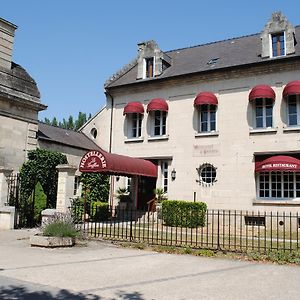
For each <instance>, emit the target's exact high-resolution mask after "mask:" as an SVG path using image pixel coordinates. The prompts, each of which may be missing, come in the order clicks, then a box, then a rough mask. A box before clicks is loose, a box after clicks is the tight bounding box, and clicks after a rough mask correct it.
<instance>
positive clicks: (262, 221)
mask: <svg viewBox="0 0 300 300" xmlns="http://www.w3.org/2000/svg"><path fill="white" fill-rule="evenodd" d="M245 225H246V226H266V218H265V217H256V216H245Z"/></svg>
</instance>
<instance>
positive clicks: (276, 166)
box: [261, 163, 298, 170]
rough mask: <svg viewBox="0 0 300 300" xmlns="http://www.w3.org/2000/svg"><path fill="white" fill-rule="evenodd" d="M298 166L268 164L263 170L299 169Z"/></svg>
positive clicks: (263, 166)
mask: <svg viewBox="0 0 300 300" xmlns="http://www.w3.org/2000/svg"><path fill="white" fill-rule="evenodd" d="M297 167H298V165H296V164H283V163H277V164H266V165H262V166H261V168H262V169H268V170H270V169H283V170H285V169H289V170H290V169H297Z"/></svg>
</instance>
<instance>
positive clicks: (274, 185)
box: [257, 172, 300, 199]
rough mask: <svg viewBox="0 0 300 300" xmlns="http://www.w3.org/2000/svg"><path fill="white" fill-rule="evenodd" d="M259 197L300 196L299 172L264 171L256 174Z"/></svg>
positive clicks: (289, 197)
mask: <svg viewBox="0 0 300 300" xmlns="http://www.w3.org/2000/svg"><path fill="white" fill-rule="evenodd" d="M257 187H258V197H259V198H273V199H291V198H299V197H300V173H298V172H265V173H260V174H258V175H257Z"/></svg>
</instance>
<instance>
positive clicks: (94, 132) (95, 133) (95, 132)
mask: <svg viewBox="0 0 300 300" xmlns="http://www.w3.org/2000/svg"><path fill="white" fill-rule="evenodd" d="M91 135H92V137H93V138H94V139H96V137H97V135H98V131H97V129H96V128H95V127H94V128H92V129H91Z"/></svg>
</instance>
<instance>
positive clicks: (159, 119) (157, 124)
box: [153, 110, 167, 136]
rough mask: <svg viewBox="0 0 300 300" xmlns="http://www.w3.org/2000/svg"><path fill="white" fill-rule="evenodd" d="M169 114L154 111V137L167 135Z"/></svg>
mask: <svg viewBox="0 0 300 300" xmlns="http://www.w3.org/2000/svg"><path fill="white" fill-rule="evenodd" d="M166 120H167V113H166V112H165V111H160V110H155V111H154V132H153V134H154V136H160V135H165V134H166Z"/></svg>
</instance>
